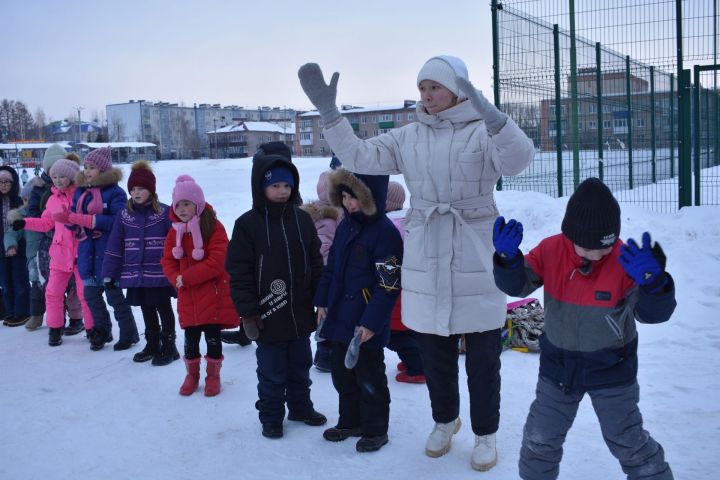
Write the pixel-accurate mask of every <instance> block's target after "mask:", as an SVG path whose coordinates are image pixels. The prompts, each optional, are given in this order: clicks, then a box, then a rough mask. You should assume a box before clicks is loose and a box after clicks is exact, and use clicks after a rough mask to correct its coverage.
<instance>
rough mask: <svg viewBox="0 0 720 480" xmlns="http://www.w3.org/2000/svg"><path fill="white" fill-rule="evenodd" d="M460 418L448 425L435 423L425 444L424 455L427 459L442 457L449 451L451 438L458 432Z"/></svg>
mask: <svg viewBox="0 0 720 480" xmlns="http://www.w3.org/2000/svg"><path fill="white" fill-rule="evenodd" d="M460 425H462V423H461V422H460V417H458V418H456V419H455V420H453V421H452V422H448V423H436V424H435V428H433V431H432V433H431V434H430V436H429V437H428V439H427V442H426V443H425V455H427V456H428V457H433V458H437V457H442V456H443V455H445V454H446V453H447V452H448V451H449V450H450V444H451V443H452V437H453V435H455V434H456V433H457V432H458V430H460Z"/></svg>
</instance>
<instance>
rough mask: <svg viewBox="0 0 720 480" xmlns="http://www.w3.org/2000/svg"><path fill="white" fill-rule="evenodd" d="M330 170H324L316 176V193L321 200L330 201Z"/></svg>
mask: <svg viewBox="0 0 720 480" xmlns="http://www.w3.org/2000/svg"><path fill="white" fill-rule="evenodd" d="M329 174H330V172H328V171H325V172H322V173H321V174H320V178H318V183H317V194H318V199H319V200H320V201H321V202H330V196H329V195H328V184H327V182H328V175H329Z"/></svg>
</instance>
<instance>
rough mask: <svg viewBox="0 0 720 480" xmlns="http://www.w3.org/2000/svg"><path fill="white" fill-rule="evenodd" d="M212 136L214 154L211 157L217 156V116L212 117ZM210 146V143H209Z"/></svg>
mask: <svg viewBox="0 0 720 480" xmlns="http://www.w3.org/2000/svg"><path fill="white" fill-rule="evenodd" d="M213 137H214V140H215V155H214V156H213V158H217V118H215V117H213ZM210 145H211V146H212V143H211V144H210Z"/></svg>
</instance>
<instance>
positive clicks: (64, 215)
mask: <svg viewBox="0 0 720 480" xmlns="http://www.w3.org/2000/svg"><path fill="white" fill-rule="evenodd" d="M68 215H70V212H68V209H67V207H66V206H65V205H63V206H62V208H61V209H60V211H59V212H55V213H53V214H52V219H53V221H55V222H58V223H68V222H69V220H68Z"/></svg>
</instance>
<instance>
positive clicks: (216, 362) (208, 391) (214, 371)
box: [205, 355, 225, 397]
mask: <svg viewBox="0 0 720 480" xmlns="http://www.w3.org/2000/svg"><path fill="white" fill-rule="evenodd" d="M224 359H225V357H224V356H221V357H220V358H210V357H208V356H207V355H205V360H206V361H207V377H205V396H206V397H214V396H215V395H217V394H218V393H220V367H222V362H223V360H224Z"/></svg>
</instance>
